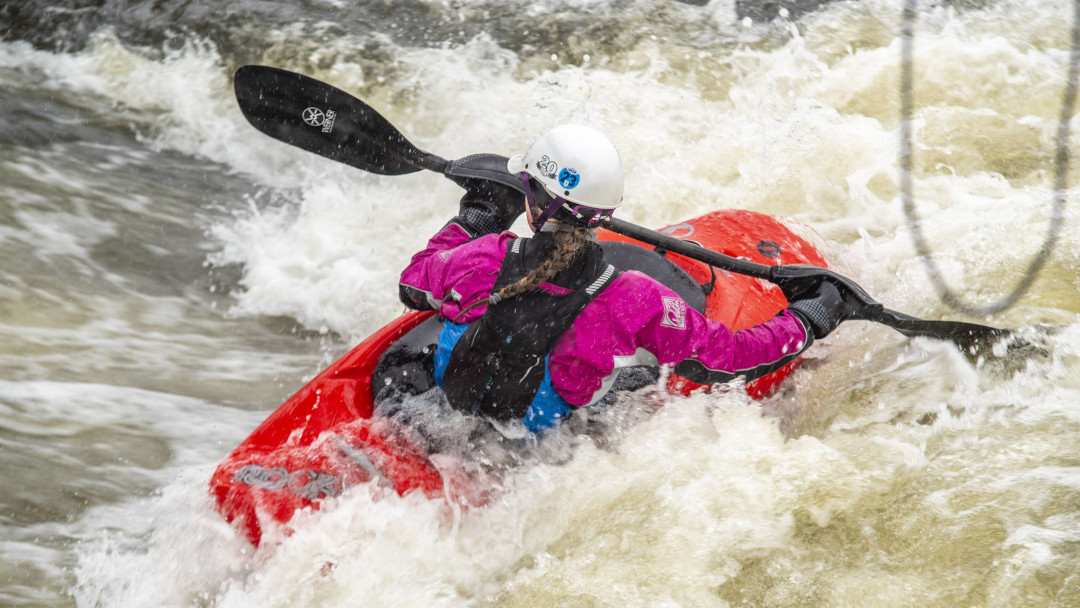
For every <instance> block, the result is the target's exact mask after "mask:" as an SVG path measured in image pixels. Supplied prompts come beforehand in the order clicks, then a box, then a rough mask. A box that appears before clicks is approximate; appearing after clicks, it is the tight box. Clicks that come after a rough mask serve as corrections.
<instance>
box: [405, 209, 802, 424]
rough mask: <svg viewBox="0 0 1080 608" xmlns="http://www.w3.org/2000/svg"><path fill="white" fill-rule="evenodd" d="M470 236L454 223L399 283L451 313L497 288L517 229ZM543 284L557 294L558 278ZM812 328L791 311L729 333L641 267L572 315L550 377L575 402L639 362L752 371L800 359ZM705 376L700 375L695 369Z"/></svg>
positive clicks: (718, 378) (589, 400)
mask: <svg viewBox="0 0 1080 608" xmlns="http://www.w3.org/2000/svg"><path fill="white" fill-rule="evenodd" d="M471 238H472V237H470V236H469V234H468V233H467V232H466V231H465V230H464V229H463V228H461V227H460V226H458V225H457V224H454V223H451V224H449V225H447V226H446V227H445V228H443V229H442V230H441V231H440V232H439V233H438V234H436V235H435V236H434V237H432V238H431V240H430V241H428V244H427V247H426V248H425V249H424V250H423V251H420V252H419V253H417V254H416V255H414V256H413V258H412V260H411V261H410V263H409V265H408V267H406V268H405V270H404V271H403V272H402V273H401V285H403V286H405V287H410V288H412V289H414V290H418V291H421V292H423V293H424V294H425V295H426V296H427V299H428V303H429V304H430V305H431V306H432V307H433V308H434V309H435V310H437V311H438V313H439V314H440V315H442V316H443V317H444V318H447V319H456V318H457V316H458V315H459V314H460V313H461V311H462V310H463V309H464V308H466V307H468V306H469V305H470V304H472V303H474V302H476V301H477V300H480V299H483V298H487V297H488V296H489V295H491V289H492V287H493V286H494V285H495V280H496V278H497V277H498V274H499V269H500V267H501V266H502V262H503V257H505V255H506V250H507V247H508V245H509V243H510V242H511V241H513V240H514V239H515V238H517V236H515V235H514V234H513V233H511V232H502V233H500V234H489V235H486V236H481V237H479V238H476V239H473V240H470V239H471ZM540 288H541V289H544V290H545V291H548V292H550V293H555V294H559V293H562V291H560V290H559V288H558V287H556V286H554V285H549V284H547V283H544V284H542V285H541V286H540ZM485 310H487V306H486V305H481V306H477V307H476V308H473V309H472V310H470V311H468V312H467V313H466V314H465V315H464V316H463V317H462V318H461V319H458V320H457V322H458V323H471V322H473V321H475V320H476V319H478V318H479V317H480V316H481V315H483V314H484V311H485ZM812 340H813V335H812V334H811V333H810V332H809V331H808V330H807V328H806V327H804V326H803V323H802V321H800V320H799V318H798V317H796V316H795V315H793V314H792V313H791V312H788V311H786V310H785V311H783V312H782V313H781V314H779V315H777V316H776V317H774V318H773V319H771V320H769V321H767V322H765V323H761V324H759V325H756V326H754V327H751V328H748V329H744V330H742V331H738V332H732V331H731V330H730V329H728V328H727V326H725V325H724V324H723V323H721V322H719V321H713V320H711V319H708V318H706V317H705V316H704V315H702V314H701V313H699V312H697V311H696V310H694V309H692V308H690V307H689V306H687V304H686V302H685V301H683V300H682V299H681V298H680V297H679V296H678V295H676V294H675V292H674V291H672V290H671V289H669V288H668V287H666V286H664V285H662V284H660V283H659V282H657V281H656V280H654V279H652V278H651V277H649V276H646V275H645V274H643V273H641V272H638V271H634V270H630V271H624V272H622V273H621V274H620V275H619V276H618V278H616V279H615V280H614V281H613V282H612V283H611V285H609V286H608V287H607V288H606V289H604V290H603V291H602V292H601V293H600V294H599V295H598V296H597V297H596V298H595V299H594V300H593V301H591V302H590V303H589V304H588V305H587V306H585V309H584V310H583V311H582V312H581V314H579V315H578V316H577V318H575V319H574V321H573V323H572V324H571V326H570V328H569V329H568V330H567V331H566V333H564V334H563V335H562V337H560V338H559V340H558V342H556V343H555V347H554V348H553V349H552V351H551V353H550V356H549V360H548V369H549V372H550V375H551V384H552V386H553V387H554V389H555V391H556V392H557V393H558V394H559V396H561V397H562V398H563V399H564V400H565V401H566V402H567V403H569V404H570V405H571V406H574V407H580V406H584V405H590V404H593V403H596V402H597V401H598V400H599V399H600V398H601V397H603V396H604V395H605V394H606V393H607V392H608V390H609V389H610V388H611V385H612V384H613V383H614V381H615V378H616V377H617V376H618V371H619V369H620V368H623V367H629V366H634V365H657V364H659V365H667V366H675V365H676V364H679V363H684V365H690V366H692V367H693V368H695V369H697V370H699V371H700V372H704V373H705V376H706V377H708V379H709V380H710V381H712V382H722V381H726V380H730V379H732V378H734V377H736V376H746V377H748V378H755V377H758V376H760V375H762V370H766V369H767V370H769V371H771V370H772V369H775V368H776V367H777V366H778V365H777V364H778V363H786V362H787V361H789V360H791V359H794V358H795V356H796V355H798V354H799V353H801V352H802V351H803V350H805V349H806V347H807V346H809V343H810V342H811V341H812ZM698 375H700V374H698Z"/></svg>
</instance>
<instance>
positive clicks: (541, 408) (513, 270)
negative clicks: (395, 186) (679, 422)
mask: <svg viewBox="0 0 1080 608" xmlns="http://www.w3.org/2000/svg"><path fill="white" fill-rule="evenodd" d="M492 156H493V155H486V156H477V157H467V158H465V159H461V161H457V162H461V163H465V164H466V165H468V163H470V162H472V163H473V164H474V165H475V167H473V168H474V169H477V171H476V174H477V175H481V174H483V173H484V171H488V172H490V173H498V172H503V176H504V177H505V172H506V171H508V172H509V173H510V174H511V175H515V176H518V178H519V179H520V180H521V181H520V183H521V186H522V189H523V190H524V193H525V196H524V197H522V194H521V192H520V190H519V189H517V188H511V187H509V186H508V185H507V184H506V183H505V180H504V181H503V183H500V182H499V181H497V180H490V179H475V180H463V181H461V182H459V183H462V184H463V185H464V186H465V187H466V188H467V192H466V194H465V195H464V196H463V197H462V199H461V203H460V208H459V212H458V215H457V216H455V217H454V218H453V219H451V220H450V222H449V223H447V224H446V225H445V226H444V227H443V228H442V229H441V230H439V232H438V233H437V234H435V236H433V237H432V238H431V240H429V241H428V243H427V247H425V248H424V249H423V250H422V251H420V252H419V253H417V254H416V255H414V256H413V258H412V260H411V262H410V263H409V265H408V267H406V268H405V270H404V271H403V272H402V274H401V282H400V295H401V299H402V301H403V302H404V303H405V304H406V305H408V306H409V307H411V308H414V309H418V310H436V311H438V313H439V315H440V316H441V318H442V319H444V325H443V328H442V330H441V332H440V334H439V340H438V346H437V349H436V352H435V381H436V383H437V384H438V385H439V386H441V387H442V389H443V391H444V392H445V393H446V396H447V399H448V400H449V402H450V404H451V405H452V406H453V407H455V408H457V409H461V410H464V411H466V412H471V413H475V414H481V415H486V416H490V417H492V418H496V419H499V420H515V419H516V420H521V421H522V422H523V423H524V424H525V426H526V427H527V428H529V429H530V430H532V431H534V432H538V431H541V430H543V429H546V428H550V427H553V426H555V425H556V424H558V422H559V420H561V419H564V418H566V417H568V416H569V415H570V413H571V411H572V410H573V409H574V408H578V407H583V406H588V405H591V404H594V403H596V402H597V401H598V400H599V399H600V398H602V397H603V396H604V395H605V394H606V393H607V392H608V391H609V390H610V389H611V387H612V385H613V384H614V381H615V379H616V377H617V376H618V374H619V372H620V370H622V369H625V368H628V367H631V366H640V365H652V366H659V365H666V366H674V368H675V371H676V372H677V373H679V374H680V375H682V376H684V377H686V378H688V379H690V380H693V381H695V382H699V383H702V384H714V383H718V382H726V381H729V380H732V379H734V378H736V377H738V376H742V377H745V378H746V379H748V380H751V379H754V378H757V377H760V376H763V375H765V374H768V373H770V372H772V371H775V370H777V369H779V368H780V367H781V366H783V365H784V364H786V363H788V362H789V361H791V360H792V359H794V358H795V357H797V356H798V355H799V354H801V353H802V352H803V351H805V350H806V349H807V348H808V347H809V346H810V344H811V343H812V342H813V341H814V340H815V339H819V338H823V337H824V336H826V335H828V334H829V332H831V331H832V330H833V329H834V328H836V326H837V325H838V324H839V323H840V322H841V321H842V320H843V319H844V317H845V310H846V305H845V303H844V301H843V299H842V297H841V295H840V293H839V292H838V290H837V289H836V288H835V287H834V286H833V285H832V284H830V283H828V282H822V283H820V284H819V285H817V286H815V287H813V288H812V289H810V290H809V292H808V293H806V294H805V295H803V296H800V297H798V298H796V299H795V300H794V301H792V302H790V303H789V306H788V308H787V309H785V310H783V311H781V312H780V313H779V314H777V316H776V317H774V318H772V319H770V320H769V321H767V322H765V323H761V324H759V325H756V326H754V327H751V328H748V329H744V330H741V331H738V332H732V331H731V330H730V329H728V327H727V326H725V325H724V324H723V323H720V322H718V321H713V320H711V319H708V318H706V317H705V316H704V315H702V314H701V313H699V312H698V311H696V310H694V309H693V308H691V307H690V306H688V305H687V303H686V302H685V301H684V300H683V299H682V298H680V297H679V296H678V295H676V293H675V292H674V291H672V290H671V289H669V288H668V287H666V286H664V285H662V284H661V283H659V282H657V281H656V280H654V279H652V278H650V277H649V276H647V275H645V274H643V273H641V272H637V271H625V272H620V271H618V270H616V269H615V267H614V266H612V265H611V264H609V263H608V262H607V261H606V260H605V258H604V252H603V250H602V249H601V248H600V246H599V245H598V244H597V243H596V234H595V231H594V228H595V227H596V226H597V225H598V224H599V223H600V222H602V221H604V220H605V219H607V218H610V217H611V214H612V212H613V211H614V210H615V209H616V208H618V207H619V205H620V204H622V201H623V170H622V161H621V159H620V158H619V153H618V151H617V150H616V149H615V146H614V145H613V144H612V143H611V142H610V141H609V140H608V138H607V137H605V136H604V135H603V134H602V133H600V132H599V131H597V130H595V129H593V128H590V127H586V126H582V125H563V126H560V127H556V128H555V129H552V130H551V131H549V132H547V133H545V134H544V135H542V136H541V137H540V138H539V139H537V140H536V142H535V143H534V144H533V145H532V146H530V147H529V149H528V150H527V151H526V152H525V154H522V155H518V156H515V157H513V158H511V159H509V161H508V162H507V163H506V165H505V167H502V166H490V165H491V161H490V158H491V157H492ZM495 158H499V157H495ZM485 163H486V165H487V166H485ZM515 186H516V183H515ZM522 198H524V200H522ZM523 212H527V213H528V216H527V217H528V220H529V222H528V223H529V227H530V228H531V229H532V231H533V232H534V235H533V236H532V237H531V238H519V237H517V236H516V235H515V234H513V233H512V232H509V228H510V226H511V225H512V224H513V223H514V221H515V220H516V219H517V218H518V217H519V216H520V215H521V214H522V213H523ZM792 297H793V296H790V295H789V299H790V298H792Z"/></svg>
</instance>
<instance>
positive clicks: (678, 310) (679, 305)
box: [660, 296, 686, 329]
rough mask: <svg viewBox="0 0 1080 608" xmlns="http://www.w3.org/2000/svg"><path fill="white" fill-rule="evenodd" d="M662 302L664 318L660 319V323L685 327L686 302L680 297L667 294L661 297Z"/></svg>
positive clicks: (665, 325)
mask: <svg viewBox="0 0 1080 608" xmlns="http://www.w3.org/2000/svg"><path fill="white" fill-rule="evenodd" d="M663 302H664V320H662V321H660V325H663V326H664V327H673V328H675V329H686V302H684V301H683V300H682V298H671V297H667V296H665V297H664V298H663Z"/></svg>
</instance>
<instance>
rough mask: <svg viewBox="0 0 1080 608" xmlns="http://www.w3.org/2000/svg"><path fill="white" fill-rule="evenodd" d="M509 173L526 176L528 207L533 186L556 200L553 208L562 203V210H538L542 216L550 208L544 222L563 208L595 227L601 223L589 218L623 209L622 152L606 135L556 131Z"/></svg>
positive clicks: (576, 128)
mask: <svg viewBox="0 0 1080 608" xmlns="http://www.w3.org/2000/svg"><path fill="white" fill-rule="evenodd" d="M506 168H507V170H508V171H510V173H513V174H524V175H522V182H523V183H524V184H525V189H526V195H528V198H529V199H530V204H534V203H535V201H533V200H531V199H532V198H533V197H532V196H531V192H530V190H531V187H530V184H529V182H536V183H539V184H540V185H541V186H543V188H544V190H546V191H547V194H548V195H550V196H551V198H552V199H554V200H553V201H551V203H554V202H555V201H560V200H561V202H562V204H561V205H554V204H544V203H543V202H542V203H541V204H540V205H538V206H539V207H541V211H545V212H546V211H547V208H549V207H550V209H551V211H550V213H545V216H546V217H545V218H544V220H545V221H546V220H547V218H549V217H551V216H552V215H553V214H554V213H555V211H556V210H558V208H559V207H560V206H561V207H562V208H565V209H566V210H567V211H569V212H570V213H571V214H572V215H574V216H575V217H577V218H579V219H585V221H586V223H590V224H591V223H593V222H595V221H597V219H593V220H591V221H590V220H589V219H588V218H587V217H586V216H589V217H593V218H600V219H606V218H608V217H611V211H612V210H614V209H615V208H616V207H618V206H619V205H620V204H622V198H623V170H622V160H621V159H620V158H619V152H618V150H616V149H615V146H614V144H612V143H611V141H610V140H608V138H607V137H605V136H604V134H603V133H601V132H600V131H597V130H596V129H593V128H592V127H586V126H584V125H562V126H559V127H555V128H554V129H552V130H550V131H548V132H547V133H545V134H543V135H541V136H540V138H539V139H537V140H536V142H535V143H533V145H532V146H530V147H529V150H528V151H527V152H525V154H519V155H517V156H514V157H513V158H511V159H510V160H509V161H508V162H507V163H506ZM529 178H532V179H531V180H530V179H529ZM537 194H539V193H537ZM537 198H540V197H539V196H538V197H537ZM545 198H546V197H545ZM589 211H592V212H594V213H591V214H590V213H589ZM601 215H602V216H603V218H601Z"/></svg>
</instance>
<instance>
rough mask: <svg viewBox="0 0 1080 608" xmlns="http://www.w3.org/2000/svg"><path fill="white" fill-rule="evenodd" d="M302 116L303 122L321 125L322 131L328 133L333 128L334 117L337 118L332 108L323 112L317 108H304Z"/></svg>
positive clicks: (314, 125) (316, 125)
mask: <svg viewBox="0 0 1080 608" xmlns="http://www.w3.org/2000/svg"><path fill="white" fill-rule="evenodd" d="M302 118H303V119H304V122H306V123H307V124H309V125H311V126H313V127H322V132H323V133H329V132H330V131H333V130H334V119H335V118H337V112H335V111H333V110H327V111H325V112H323V111H322V110H320V109H319V108H314V107H312V108H307V109H305V110H304V113H303V116H302Z"/></svg>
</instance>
